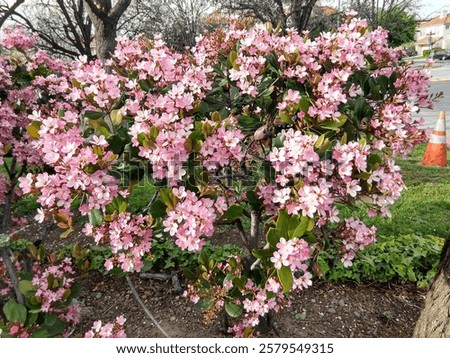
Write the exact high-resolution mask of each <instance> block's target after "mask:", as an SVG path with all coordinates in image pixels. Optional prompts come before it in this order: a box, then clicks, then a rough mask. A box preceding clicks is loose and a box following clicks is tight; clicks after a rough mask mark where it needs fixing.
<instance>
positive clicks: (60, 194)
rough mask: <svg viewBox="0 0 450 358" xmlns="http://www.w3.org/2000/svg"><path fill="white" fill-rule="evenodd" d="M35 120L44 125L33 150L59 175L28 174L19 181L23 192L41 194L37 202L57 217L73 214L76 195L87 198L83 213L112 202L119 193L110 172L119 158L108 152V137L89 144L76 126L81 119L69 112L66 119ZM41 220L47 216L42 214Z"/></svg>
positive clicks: (38, 116)
mask: <svg viewBox="0 0 450 358" xmlns="http://www.w3.org/2000/svg"><path fill="white" fill-rule="evenodd" d="M32 118H33V119H34V120H38V119H39V120H40V121H41V122H42V124H41V126H40V129H39V135H40V138H39V140H37V141H35V142H34V143H33V144H34V147H35V148H36V149H37V150H39V151H40V152H41V153H42V154H43V160H44V162H45V164H48V165H51V166H52V167H53V168H54V169H55V172H56V173H55V174H48V173H47V172H44V173H40V174H37V175H35V174H31V173H28V174H27V175H26V177H23V178H20V179H19V182H20V188H21V189H22V191H23V193H25V194H27V193H30V192H38V193H39V194H40V196H39V198H38V202H39V203H40V204H41V205H42V206H43V207H46V208H47V209H49V210H50V211H52V212H53V213H55V214H56V213H62V214H64V215H70V207H71V205H72V203H73V198H74V196H75V195H76V194H78V195H82V196H83V198H84V200H83V202H82V205H81V206H80V208H79V210H80V212H81V213H82V214H87V213H88V212H89V211H91V210H93V209H102V208H104V207H105V206H106V205H108V204H109V203H111V201H112V199H113V198H114V197H115V196H117V194H118V186H117V181H116V179H115V178H113V177H112V176H111V175H109V174H108V170H109V169H110V167H111V163H112V162H114V160H115V159H116V155H114V154H113V153H112V152H111V151H108V150H107V147H108V143H107V142H106V140H105V138H104V137H103V136H100V137H95V136H94V139H93V142H92V144H89V143H86V142H85V139H84V138H83V136H82V133H81V128H79V127H77V126H76V124H78V116H77V115H76V114H75V113H73V112H70V111H67V112H65V113H64V116H63V117H58V116H53V117H47V118H45V117H41V115H40V113H38V112H35V113H34V114H33V115H32ZM39 219H40V220H43V219H44V217H43V216H42V215H41V216H39Z"/></svg>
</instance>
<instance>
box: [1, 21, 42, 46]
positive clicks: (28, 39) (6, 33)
mask: <svg viewBox="0 0 450 358" xmlns="http://www.w3.org/2000/svg"><path fill="white" fill-rule="evenodd" d="M36 38H37V34H31V35H30V34H29V33H28V32H27V31H26V30H25V29H24V28H23V27H21V26H11V27H5V28H4V29H3V34H2V37H1V38H0V45H2V46H4V47H5V48H7V49H12V48H16V49H18V50H21V51H26V50H29V49H31V48H33V47H34V46H35V45H36V43H37V40H36Z"/></svg>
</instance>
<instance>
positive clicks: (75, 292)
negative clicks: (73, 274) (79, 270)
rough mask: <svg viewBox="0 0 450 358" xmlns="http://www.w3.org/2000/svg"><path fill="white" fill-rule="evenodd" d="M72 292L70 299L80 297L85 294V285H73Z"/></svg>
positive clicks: (77, 283)
mask: <svg viewBox="0 0 450 358" xmlns="http://www.w3.org/2000/svg"><path fill="white" fill-rule="evenodd" d="M70 291H71V295H70V298H77V297H80V295H81V293H82V292H83V285H81V283H79V282H76V283H74V284H73V285H72V287H71V288H70Z"/></svg>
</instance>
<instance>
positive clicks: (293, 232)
mask: <svg viewBox="0 0 450 358" xmlns="http://www.w3.org/2000/svg"><path fill="white" fill-rule="evenodd" d="M309 222H310V219H309V218H308V217H307V216H302V217H301V218H300V220H299V219H296V220H294V218H291V220H290V221H289V229H290V230H289V238H290V239H292V238H294V237H298V238H300V237H302V236H303V235H305V233H306V231H307V230H308V225H309ZM295 224H296V225H295ZM294 225H295V227H293V226H294Z"/></svg>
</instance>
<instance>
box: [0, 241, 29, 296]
mask: <svg viewBox="0 0 450 358" xmlns="http://www.w3.org/2000/svg"><path fill="white" fill-rule="evenodd" d="M0 254H1V257H2V259H3V263H4V264H5V266H6V270H7V271H8V276H9V279H10V280H11V284H12V286H13V288H14V293H15V294H16V298H17V302H19V303H20V304H22V305H24V304H25V300H24V298H23V296H22V293H21V292H20V290H19V280H18V278H17V275H16V271H15V270H14V266H13V264H12V262H11V258H10V256H9V249H8V248H6V247H0Z"/></svg>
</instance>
